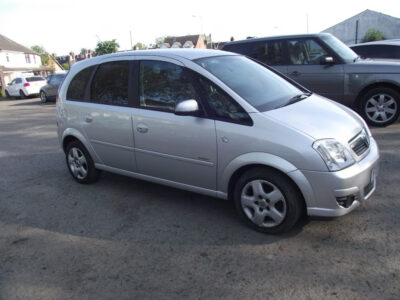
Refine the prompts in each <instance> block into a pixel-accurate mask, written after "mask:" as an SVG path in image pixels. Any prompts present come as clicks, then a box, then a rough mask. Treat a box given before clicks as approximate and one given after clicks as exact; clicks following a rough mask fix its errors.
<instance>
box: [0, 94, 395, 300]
mask: <svg viewBox="0 0 400 300" xmlns="http://www.w3.org/2000/svg"><path fill="white" fill-rule="evenodd" d="M373 133H374V136H375V138H376V139H377V141H378V144H379V146H380V150H381V161H380V174H379V178H378V187H377V190H376V192H375V194H374V196H373V197H372V198H370V199H369V200H368V201H367V202H366V203H364V204H363V205H362V206H361V207H359V208H358V209H357V210H355V211H354V212H352V213H351V214H349V215H347V216H344V217H341V218H336V219H323V220H316V219H314V220H305V221H304V222H303V224H302V225H301V226H298V227H297V228H296V229H295V230H294V231H293V232H291V233H290V234H286V235H282V236H268V235H264V234H261V233H258V232H255V231H253V230H251V229H249V228H247V227H245V226H244V225H243V224H242V223H241V222H240V221H239V219H238V218H237V216H236V214H235V210H234V208H233V205H232V204H231V203H230V202H228V201H223V200H218V199H214V198H210V197H205V196H201V195H197V194H193V193H189V192H185V191H180V190H176V189H173V188H168V187H164V186H160V185H156V184H152V183H147V182H144V181H140V180H134V179H131V178H126V177H122V176H118V175H114V174H110V173H103V175H102V178H101V180H100V181H99V182H98V183H95V184H92V185H80V184H78V183H76V182H75V181H74V180H73V179H72V178H71V176H70V175H69V173H68V171H67V168H66V164H65V161H64V156H63V153H62V151H61V150H60V148H59V146H58V142H57V139H56V122H55V107H54V104H47V105H41V104H40V101H39V100H38V99H28V100H14V101H0V298H1V299H200V298H201V299H215V298H224V299H243V298H245V299H399V298H400V226H399V225H400V203H399V196H400V188H399V186H400V184H399V183H400V171H399V169H400V124H399V123H397V124H395V125H393V126H390V127H388V128H384V129H374V130H373Z"/></svg>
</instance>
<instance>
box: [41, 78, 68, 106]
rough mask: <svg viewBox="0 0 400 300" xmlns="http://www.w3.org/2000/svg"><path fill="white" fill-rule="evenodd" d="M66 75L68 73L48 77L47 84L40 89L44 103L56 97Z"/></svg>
mask: <svg viewBox="0 0 400 300" xmlns="http://www.w3.org/2000/svg"><path fill="white" fill-rule="evenodd" d="M66 75H67V73H60V74H53V75H50V76H49V77H48V78H46V79H47V84H46V85H45V86H43V87H42V88H41V89H40V100H41V101H42V103H46V102H47V101H49V100H55V99H56V96H57V91H58V87H59V86H60V85H61V83H62V82H63V80H64V78H65V76H66Z"/></svg>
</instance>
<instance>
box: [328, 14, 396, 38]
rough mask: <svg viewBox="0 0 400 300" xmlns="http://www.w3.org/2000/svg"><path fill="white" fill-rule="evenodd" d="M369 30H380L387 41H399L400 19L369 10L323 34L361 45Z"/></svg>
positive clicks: (330, 28)
mask: <svg viewBox="0 0 400 300" xmlns="http://www.w3.org/2000/svg"><path fill="white" fill-rule="evenodd" d="M369 29H377V30H379V31H380V32H382V33H383V36H384V37H385V38H386V39H398V38H400V19H399V18H395V17H392V16H389V15H385V14H382V13H380V12H377V11H373V10H369V9H367V10H364V11H363V12H361V13H359V14H357V15H355V16H353V17H351V18H348V19H347V20H344V21H343V22H340V23H338V24H336V25H334V26H332V27H329V28H327V29H325V30H323V31H321V32H328V33H331V34H333V35H334V36H336V37H337V38H338V39H340V40H341V41H342V42H344V43H345V44H348V45H349V44H357V43H360V42H361V41H362V39H363V38H364V36H365V34H366V33H367V31H368V30H369Z"/></svg>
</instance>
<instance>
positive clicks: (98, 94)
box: [90, 61, 129, 106]
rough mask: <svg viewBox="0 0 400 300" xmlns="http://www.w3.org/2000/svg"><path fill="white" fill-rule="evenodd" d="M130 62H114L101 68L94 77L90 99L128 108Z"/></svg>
mask: <svg viewBox="0 0 400 300" xmlns="http://www.w3.org/2000/svg"><path fill="white" fill-rule="evenodd" d="M128 78H129V61H114V62H108V63H104V64H102V65H100V66H99V68H98V69H97V71H96V74H95V75H94V78H93V82H92V87H91V89H90V98H91V100H92V101H93V102H97V103H101V104H109V105H118V106H128Z"/></svg>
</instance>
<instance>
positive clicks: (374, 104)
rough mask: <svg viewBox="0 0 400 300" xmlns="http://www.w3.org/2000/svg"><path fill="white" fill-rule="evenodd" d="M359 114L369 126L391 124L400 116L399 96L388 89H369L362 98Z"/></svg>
mask: <svg viewBox="0 0 400 300" xmlns="http://www.w3.org/2000/svg"><path fill="white" fill-rule="evenodd" d="M360 113H361V115H362V116H363V118H364V119H365V121H366V122H367V123H368V124H369V125H372V126H378V127H384V126H388V125H390V124H393V123H394V122H396V120H397V119H398V118H399V114H400V94H399V93H398V92H397V91H395V90H394V89H391V88H388V87H377V88H374V89H371V90H370V91H368V92H367V93H365V94H364V95H363V97H362V100H361V107H360Z"/></svg>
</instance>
